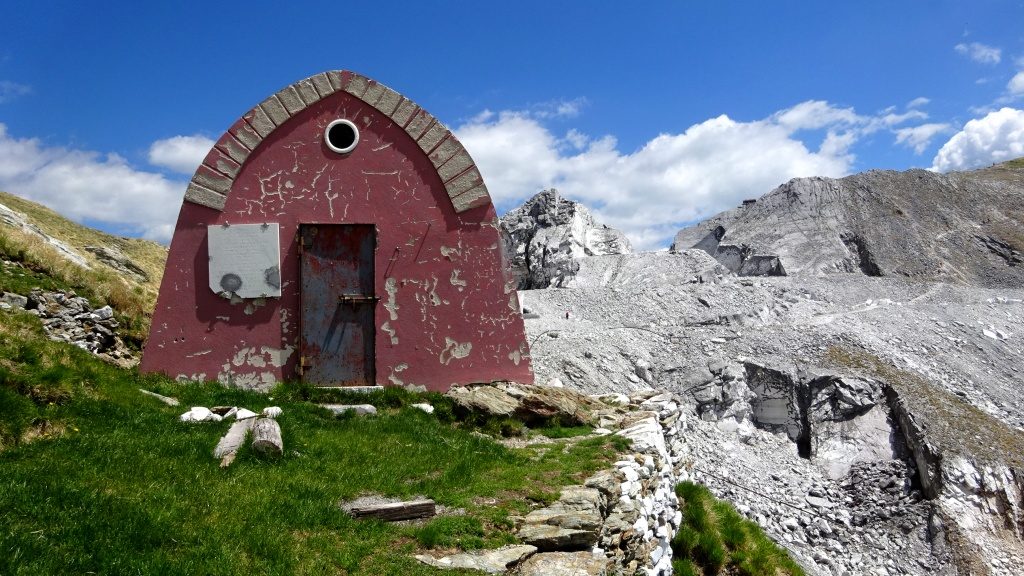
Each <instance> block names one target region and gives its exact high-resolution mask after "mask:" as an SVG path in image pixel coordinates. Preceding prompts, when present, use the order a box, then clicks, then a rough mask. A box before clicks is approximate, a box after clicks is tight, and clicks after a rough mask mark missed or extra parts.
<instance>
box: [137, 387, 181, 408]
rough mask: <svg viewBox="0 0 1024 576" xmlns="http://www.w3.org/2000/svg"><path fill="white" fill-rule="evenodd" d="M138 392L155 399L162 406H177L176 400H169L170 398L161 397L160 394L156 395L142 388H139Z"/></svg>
mask: <svg viewBox="0 0 1024 576" xmlns="http://www.w3.org/2000/svg"><path fill="white" fill-rule="evenodd" d="M139 392H142V393H143V394H145V395H146V396H152V397H153V398H156V399H157V400H159V401H161V402H163V403H164V404H167V405H168V406H177V405H178V400H177V398H171V397H170V396H161V395H160V394H157V393H156V392H150V391H149V390H145V389H143V388H139Z"/></svg>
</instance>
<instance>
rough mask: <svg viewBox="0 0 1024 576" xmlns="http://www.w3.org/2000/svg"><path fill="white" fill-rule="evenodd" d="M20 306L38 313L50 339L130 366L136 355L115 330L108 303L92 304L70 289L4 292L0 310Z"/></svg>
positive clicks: (121, 364)
mask: <svg viewBox="0 0 1024 576" xmlns="http://www.w3.org/2000/svg"><path fill="white" fill-rule="evenodd" d="M9 309H23V310H25V311H27V312H28V313H30V314H33V315H35V316H38V317H39V319H40V320H41V321H42V323H43V329H44V330H45V331H46V334H47V335H48V336H49V337H50V339H51V340H56V341H58V342H67V343H69V344H73V345H75V346H78V347H79V348H81V349H82V350H86V351H88V352H92V353H93V354H96V355H97V356H99V357H100V358H103V359H104V360H107V361H109V362H112V363H114V364H117V365H119V366H124V367H131V366H135V365H136V364H137V363H138V359H137V358H135V356H134V355H133V354H132V352H131V350H130V349H129V348H128V347H127V346H126V345H125V343H124V341H123V340H121V336H119V335H118V333H117V328H118V327H119V324H118V321H117V319H116V318H114V311H113V309H111V307H110V306H103V307H101V308H95V309H94V308H93V307H92V306H91V305H90V303H89V301H88V300H87V299H85V298H82V297H81V296H77V295H75V294H74V293H73V292H71V293H64V292H45V291H43V290H39V289H34V290H32V292H31V293H30V294H28V295H27V296H24V295H20V294H13V293H10V292H4V293H3V295H2V297H0V310H9Z"/></svg>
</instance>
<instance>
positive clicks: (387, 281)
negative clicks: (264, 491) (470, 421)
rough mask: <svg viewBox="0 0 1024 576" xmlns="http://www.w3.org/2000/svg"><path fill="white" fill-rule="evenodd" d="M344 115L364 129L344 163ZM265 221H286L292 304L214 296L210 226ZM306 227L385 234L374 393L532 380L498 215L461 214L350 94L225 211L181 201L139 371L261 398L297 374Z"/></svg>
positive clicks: (267, 154)
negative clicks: (327, 137) (352, 226)
mask: <svg viewBox="0 0 1024 576" xmlns="http://www.w3.org/2000/svg"><path fill="white" fill-rule="evenodd" d="M336 118H348V119H349V120H352V121H353V122H355V123H356V124H357V125H358V126H359V129H360V142H359V145H358V146H357V147H356V148H355V150H354V151H352V152H351V153H350V154H348V155H338V154H336V153H334V152H332V151H331V150H330V149H328V148H327V146H326V145H325V144H324V142H323V132H324V128H325V127H326V126H327V124H328V123H329V122H330V121H332V120H334V119H336ZM263 222H277V223H279V224H280V228H281V239H280V241H281V279H282V296H281V297H280V298H267V299H265V301H262V302H261V301H258V300H244V301H242V302H240V303H234V304H232V303H231V302H229V301H228V300H226V299H224V298H222V297H220V296H218V295H216V294H214V293H213V291H211V290H210V288H209V269H208V262H207V241H206V227H207V226H208V225H212V224H224V223H229V224H254V223H263ZM300 223H372V224H375V225H376V228H377V252H376V255H375V267H376V271H375V273H376V279H375V286H376V295H377V296H379V297H380V301H379V302H378V303H377V305H376V310H375V323H376V327H377V333H376V378H377V382H378V384H385V385H406V386H424V387H426V388H428V389H431V390H447V389H448V388H449V387H451V386H452V385H458V384H467V383H473V382H490V381H493V380H515V381H519V382H524V383H532V382H533V374H532V371H531V368H530V359H529V352H528V347H527V343H526V339H525V334H524V330H523V322H522V318H521V316H520V314H519V304H518V300H517V295H516V292H515V290H514V286H515V282H514V281H513V282H509V280H508V277H507V270H506V266H505V263H504V262H503V256H502V249H501V244H500V243H501V240H500V238H499V235H498V230H497V225H498V224H497V218H496V214H495V211H494V207H493V206H492V205H490V204H487V205H486V206H482V207H480V208H474V209H471V210H469V211H466V212H463V213H462V214H456V213H455V211H454V209H453V208H452V205H451V201H450V200H449V198H448V195H447V193H446V192H445V188H444V186H443V184H442V182H441V179H440V178H439V177H438V175H437V172H436V169H435V168H434V166H433V165H432V164H431V162H430V160H429V158H428V157H427V155H426V154H425V153H424V152H423V151H422V150H420V148H419V146H418V145H417V144H416V142H414V141H413V140H412V138H410V137H409V135H408V134H406V132H405V131H404V130H403V129H402V128H401V127H399V126H396V125H395V124H394V123H393V122H392V120H391V119H390V118H388V117H387V116H385V115H383V114H381V113H380V112H378V111H377V110H376V109H374V108H373V107H372V106H370V105H368V104H366V103H364V102H363V101H361V100H359V99H358V98H355V97H352V96H350V95H349V94H347V93H344V92H338V93H335V94H333V95H331V96H328V97H326V98H324V99H323V100H321V101H319V102H317V103H315V104H313V105H311V106H310V107H308V108H307V109H305V110H303V111H301V112H299V113H298V114H297V115H295V116H294V117H292V118H291V119H290V120H288V121H287V122H286V123H284V124H283V125H282V126H280V127H278V128H277V129H276V130H275V131H274V132H273V133H271V134H270V135H269V136H268V137H267V138H266V139H265V140H264V141H263V143H262V144H261V145H260V146H259V147H258V148H257V149H256V150H255V151H253V152H252V153H251V154H250V156H249V158H248V159H247V161H246V163H245V164H244V165H243V166H242V168H241V171H240V172H239V174H238V176H237V178H236V179H235V182H234V184H233V187H232V189H231V193H230V195H229V196H228V200H227V204H226V205H225V208H224V211H223V212H218V211H216V210H213V209H211V208H207V207H204V206H200V205H198V204H193V203H190V202H184V203H183V204H182V207H181V212H180V214H179V215H178V223H177V227H176V228H175V233H174V238H173V240H172V241H171V248H170V254H169V257H168V261H167V268H166V271H165V274H164V278H163V283H162V285H161V288H160V296H159V299H158V301H157V306H156V310H155V311H154V314H153V326H152V329H151V331H150V337H149V340H148V342H147V344H146V349H145V352H144V355H143V359H142V366H141V369H142V370H143V371H145V372H164V373H166V374H168V375H169V376H172V377H179V378H180V377H184V378H190V379H206V380H220V381H221V382H224V383H229V384H232V385H236V386H242V387H246V388H258V389H264V390H265V389H268V388H269V387H270V386H272V385H273V384H274V383H275V382H278V381H281V380H294V379H297V378H298V373H297V371H296V368H297V366H298V361H299V354H300V353H299V253H298V241H297V231H298V225H299V224H300Z"/></svg>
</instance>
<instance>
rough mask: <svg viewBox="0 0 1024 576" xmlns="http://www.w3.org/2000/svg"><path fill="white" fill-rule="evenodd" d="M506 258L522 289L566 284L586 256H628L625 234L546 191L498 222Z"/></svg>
mask: <svg viewBox="0 0 1024 576" xmlns="http://www.w3.org/2000/svg"><path fill="white" fill-rule="evenodd" d="M500 223H501V232H502V239H503V241H504V246H505V252H506V259H507V261H508V263H509V266H510V268H511V270H512V273H513V276H514V277H515V278H516V280H517V282H518V288H519V289H520V290H525V289H530V288H547V287H548V286H565V285H567V283H568V282H570V281H571V280H572V278H573V277H574V276H575V274H576V271H577V270H578V269H579V262H578V260H579V259H580V258H582V257H585V256H595V255H605V254H628V253H630V252H631V251H632V247H631V246H630V243H629V239H627V238H626V236H625V235H624V234H623V233H622V232H619V231H618V230H615V229H614V228H610V227H608V226H605V225H603V224H598V223H597V222H596V221H595V220H594V216H593V215H592V214H591V213H590V211H589V210H587V208H586V207H584V206H583V205H582V204H579V203H578V202H574V201H572V200H569V199H567V198H563V197H561V196H560V195H559V193H558V191H557V190H555V189H554V188H552V189H550V190H543V191H541V192H539V193H538V194H537V195H535V196H534V197H533V198H530V199H529V200H527V201H526V203H525V204H523V205H522V206H521V207H519V208H516V209H515V210H511V211H509V212H508V213H506V214H505V215H504V216H502V217H501V219H500Z"/></svg>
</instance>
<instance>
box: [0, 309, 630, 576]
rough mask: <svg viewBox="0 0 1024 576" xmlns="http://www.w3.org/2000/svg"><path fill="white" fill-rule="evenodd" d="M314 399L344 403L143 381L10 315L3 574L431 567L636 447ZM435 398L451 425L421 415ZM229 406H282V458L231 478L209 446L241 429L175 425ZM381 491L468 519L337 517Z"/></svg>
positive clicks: (2, 462)
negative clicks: (345, 505) (527, 436)
mask: <svg viewBox="0 0 1024 576" xmlns="http://www.w3.org/2000/svg"><path fill="white" fill-rule="evenodd" d="M140 387H141V388H146V389H149V390H154V391H157V392H160V393H162V394H166V395H169V396H174V397H177V398H179V399H180V400H181V401H182V406H180V407H177V408H172V407H168V406H165V405H163V404H162V403H160V402H158V401H157V400H155V399H153V398H150V397H148V396H144V395H142V394H140V393H139V392H138V388H140ZM304 396H310V397H312V398H313V399H315V400H318V401H321V400H323V401H326V400H331V399H338V400H347V398H345V397H344V395H341V396H339V395H338V393H337V392H331V391H316V390H308V389H304V388H303V387H301V386H295V385H293V386H282V387H279V388H278V389H277V390H275V391H274V393H273V394H272V398H273V399H271V398H268V397H266V396H261V395H258V394H254V393H250V392H245V391H241V390H235V389H226V388H223V387H221V386H218V385H216V384H209V383H208V384H178V383H176V382H173V381H171V380H169V379H166V378H160V377H153V376H142V375H139V374H138V373H137V372H134V371H127V370H123V369H120V368H117V367H115V366H111V365H108V364H105V363H103V362H101V361H99V360H97V359H96V358H95V357H93V356H91V355H89V354H88V353H85V352H83V351H81V350H79V349H77V348H75V347H72V346H68V345H65V344H62V343H58V342H52V341H49V340H47V339H45V337H44V336H43V333H42V329H41V327H40V326H39V322H38V319H37V318H35V317H33V316H31V315H28V314H24V313H17V314H15V313H0V574H57V573H90V572H93V573H104V574H122V573H124V574H128V573H130V574H154V573H195V574H199V573H202V574H237V573H268V574H292V573H295V574H323V573H334V574H397V573H401V574H434V573H437V571H435V569H433V568H430V567H427V566H424V565H421V564H419V563H418V562H416V561H415V560H413V559H411V554H413V553H414V552H416V551H417V550H421V549H424V548H431V547H439V548H442V549H449V548H461V549H474V548H481V547H496V546H501V545H503V544H507V543H510V542H513V541H515V538H514V525H513V522H512V521H511V519H510V518H511V517H512V516H515V515H523V514H525V513H527V512H528V511H529V510H531V509H532V508H534V507H536V506H537V505H538V503H540V502H547V501H550V500H551V499H553V498H557V495H558V491H559V488H560V487H561V486H564V485H568V484H572V483H579V482H581V481H582V480H583V479H585V478H586V477H587V476H589V475H590V474H591V473H593V472H594V471H596V470H598V469H600V468H602V467H606V466H608V465H609V464H610V463H611V462H612V461H613V460H614V459H615V458H616V454H617V453H619V451H620V450H621V449H622V448H623V445H622V442H623V439H621V438H617V439H614V440H613V439H609V438H593V439H584V440H581V441H577V442H574V443H567V444H566V445H565V447H564V448H562V447H557V445H556V447H554V448H553V447H552V446H551V445H546V446H543V447H540V446H539V447H530V448H525V449H509V448H506V447H504V446H502V445H501V444H500V443H498V442H496V441H494V440H492V439H489V438H487V437H481V435H479V434H478V433H477V430H478V429H477V428H476V427H475V426H474V425H473V423H472V422H467V421H464V420H459V419H458V418H456V417H455V416H454V415H453V413H452V412H453V411H452V408H451V406H450V405H449V404H447V403H446V402H445V401H444V399H442V397H440V396H437V395H415V394H412V393H409V392H406V391H402V390H395V389H387V390H385V391H383V392H379V393H376V394H373V395H369V396H367V395H360V396H358V397H357V398H358V400H359V401H360V402H361V403H362V402H370V403H373V404H375V405H377V406H378V409H379V411H380V414H379V415H378V416H376V417H343V418H334V417H333V416H332V415H331V414H330V413H329V412H327V411H326V410H323V409H321V408H318V407H316V406H315V405H313V404H311V403H309V402H306V401H305V400H304V398H303V397H304ZM424 400H426V401H430V402H432V403H434V404H435V405H436V406H438V408H439V409H438V411H437V413H436V414H434V415H428V414H425V413H423V412H421V411H419V410H417V409H415V408H411V407H409V406H408V404H411V403H414V402H417V401H424ZM218 404H219V405H242V406H246V407H249V408H250V409H254V410H259V409H261V408H263V407H265V406H268V405H279V406H281V407H282V408H283V409H284V413H283V414H282V415H281V417H280V418H279V421H280V423H281V427H282V430H283V435H284V441H285V454H284V456H283V457H281V458H277V459H262V458H260V457H258V456H257V455H256V454H255V453H252V452H251V451H249V450H248V449H247V448H244V449H243V450H242V451H241V453H240V454H239V456H238V458H237V460H236V461H235V463H234V464H233V465H232V466H231V467H230V468H227V469H221V468H219V466H218V462H217V461H216V460H214V459H213V457H212V455H211V451H212V449H213V447H214V445H216V443H217V440H218V439H219V437H220V436H221V435H222V434H224V432H225V431H226V430H227V428H228V426H229V423H228V422H221V423H202V424H187V423H182V422H179V421H178V418H177V417H178V415H179V414H181V413H182V412H184V411H185V410H187V409H188V406H192V405H202V406H212V405H218ZM370 493H374V494H380V495H384V496H389V497H397V498H408V497H412V496H417V495H423V496H427V497H431V498H433V499H435V500H436V501H437V502H438V503H440V504H443V505H445V506H448V507H452V508H461V509H463V510H464V511H465V514H464V515H462V516H452V517H439V518H435V519H433V520H431V521H426V522H422V523H419V524H416V523H409V524H386V523H382V522H379V521H374V520H369V521H356V520H353V519H351V518H349V517H348V516H346V515H345V514H344V513H343V512H342V511H341V510H340V508H339V503H341V502H343V501H346V500H349V499H352V498H355V497H358V496H360V495H364V494H370Z"/></svg>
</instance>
